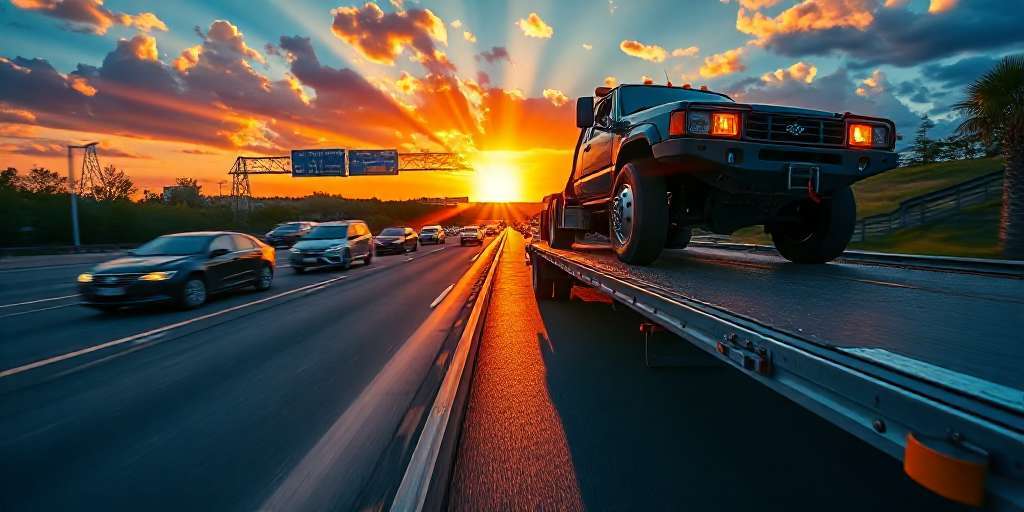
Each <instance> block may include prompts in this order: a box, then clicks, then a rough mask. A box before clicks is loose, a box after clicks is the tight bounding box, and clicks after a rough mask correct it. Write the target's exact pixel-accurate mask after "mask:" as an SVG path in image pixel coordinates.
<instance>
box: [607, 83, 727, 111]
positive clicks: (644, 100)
mask: <svg viewBox="0 0 1024 512" xmlns="http://www.w3.org/2000/svg"><path fill="white" fill-rule="evenodd" d="M619 101H620V102H621V104H622V113H623V115H627V116H628V115H630V114H633V113H636V112H639V111H641V110H645V109H648V108H651V107H656V106H658V105H663V104H665V103H669V102H672V101H710V102H721V103H733V101H732V100H731V99H729V98H726V97H725V96H719V95H718V94H714V93H710V92H704V91H695V90H693V89H680V88H677V87H660V86H658V87H651V86H642V85H633V86H623V87H620V88H619Z"/></svg>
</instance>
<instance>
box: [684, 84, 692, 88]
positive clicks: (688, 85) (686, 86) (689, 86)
mask: <svg viewBox="0 0 1024 512" xmlns="http://www.w3.org/2000/svg"><path fill="white" fill-rule="evenodd" d="M683 89H693V86H692V85H690V84H683Z"/></svg>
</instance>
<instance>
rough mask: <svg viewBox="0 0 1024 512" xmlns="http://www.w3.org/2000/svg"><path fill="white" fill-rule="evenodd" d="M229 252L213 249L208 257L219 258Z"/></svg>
mask: <svg viewBox="0 0 1024 512" xmlns="http://www.w3.org/2000/svg"><path fill="white" fill-rule="evenodd" d="M229 252H231V251H229V250H227V249H214V250H212V251H210V257H211V258H219V257H221V256H224V255H225V254H227V253H229Z"/></svg>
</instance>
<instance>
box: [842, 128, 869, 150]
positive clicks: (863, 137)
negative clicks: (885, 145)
mask: <svg viewBox="0 0 1024 512" xmlns="http://www.w3.org/2000/svg"><path fill="white" fill-rule="evenodd" d="M871 134H872V130H871V125H867V124H851V125H850V127H849V136H848V137H847V139H848V140H849V142H850V145H851V146H858V147H865V148H869V147H871V144H872V136H871Z"/></svg>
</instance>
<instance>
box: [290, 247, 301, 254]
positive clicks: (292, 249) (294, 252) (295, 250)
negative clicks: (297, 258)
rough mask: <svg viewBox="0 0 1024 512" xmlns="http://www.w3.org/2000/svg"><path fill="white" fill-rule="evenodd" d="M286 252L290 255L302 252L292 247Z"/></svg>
mask: <svg viewBox="0 0 1024 512" xmlns="http://www.w3.org/2000/svg"><path fill="white" fill-rule="evenodd" d="M288 252H290V253H292V254H298V253H300V252H302V251H300V250H298V249H296V248H294V247H292V248H291V249H288Z"/></svg>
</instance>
